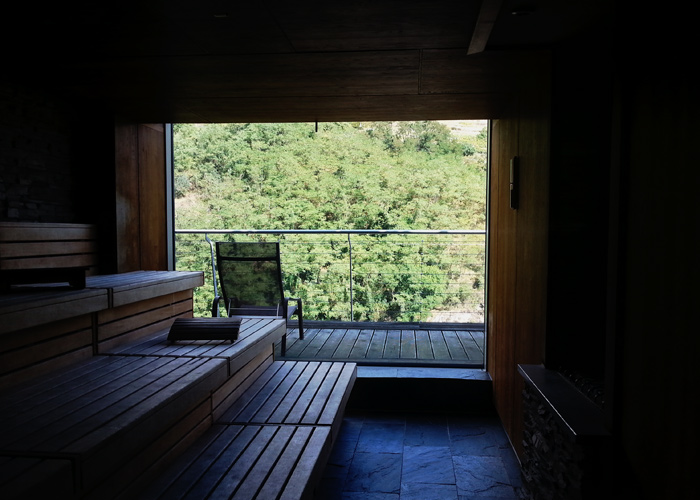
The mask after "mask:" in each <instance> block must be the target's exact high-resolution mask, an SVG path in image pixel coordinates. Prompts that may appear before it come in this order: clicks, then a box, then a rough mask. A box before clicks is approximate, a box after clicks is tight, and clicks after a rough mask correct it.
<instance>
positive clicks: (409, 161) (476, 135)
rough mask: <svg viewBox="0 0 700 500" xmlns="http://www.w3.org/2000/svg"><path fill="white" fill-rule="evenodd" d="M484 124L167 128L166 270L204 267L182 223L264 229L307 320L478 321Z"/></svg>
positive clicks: (203, 301) (202, 304)
mask: <svg viewBox="0 0 700 500" xmlns="http://www.w3.org/2000/svg"><path fill="white" fill-rule="evenodd" d="M486 126H487V123H486V122H485V121H449V122H437V121H420V122H357V123H319V124H315V123H295V124H282V123H271V124H207V125H201V124H176V125H175V126H174V132H173V137H174V182H173V183H174V196H175V225H176V229H177V230H178V238H177V261H178V262H177V266H178V269H190V268H193V269H207V272H210V271H209V263H208V260H209V256H210V253H209V250H208V247H207V245H206V244H205V241H204V236H203V235H202V234H201V233H196V234H188V233H187V232H186V231H187V230H208V231H212V234H210V237H211V238H212V239H214V238H216V239H239V240H243V239H275V240H279V241H281V242H282V243H283V245H282V251H283V267H284V274H285V284H286V285H287V286H288V288H289V289H290V292H291V293H293V294H294V295H295V296H302V297H303V298H305V299H306V300H305V305H306V304H308V306H306V310H305V317H308V318H310V319H323V320H353V321H423V322H430V321H441V322H442V321H448V322H474V323H478V322H483V308H484V267H485V266H484V259H485V249H484V241H485V237H484V230H485V221H486V203H485V200H486V177H487V176H486V173H487V144H488V140H487V139H488V138H487V128H486ZM214 230H218V231H235V232H233V233H230V234H222V233H215V236H214V233H213V231H214ZM251 230H254V231H251ZM246 231H248V232H246ZM201 295H202V297H200V298H198V299H197V301H196V302H197V308H198V314H202V315H206V314H207V313H208V307H209V306H208V301H209V300H211V296H212V295H211V292H209V291H207V290H206V287H205V289H203V290H202V291H201Z"/></svg>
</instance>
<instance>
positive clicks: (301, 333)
mask: <svg viewBox="0 0 700 500" xmlns="http://www.w3.org/2000/svg"><path fill="white" fill-rule="evenodd" d="M297 317H298V318H299V340H304V315H303V314H302V309H301V300H299V308H298V309H297Z"/></svg>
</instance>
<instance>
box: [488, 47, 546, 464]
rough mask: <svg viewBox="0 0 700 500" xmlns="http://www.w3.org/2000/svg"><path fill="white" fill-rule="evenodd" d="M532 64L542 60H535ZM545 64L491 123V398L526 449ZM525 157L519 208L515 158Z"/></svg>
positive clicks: (536, 311) (537, 303) (541, 294)
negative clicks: (525, 369)
mask: <svg viewBox="0 0 700 500" xmlns="http://www.w3.org/2000/svg"><path fill="white" fill-rule="evenodd" d="M533 62H537V61H536V60H533ZM547 67H548V61H547V58H546V57H544V58H542V59H541V60H540V65H539V68H538V71H533V73H532V74H533V75H538V78H537V79H535V78H532V79H530V81H527V80H525V81H523V83H524V85H523V86H521V88H520V94H519V96H518V102H519V104H518V106H517V107H514V108H513V109H514V110H515V109H517V113H514V116H513V117H507V118H502V119H499V120H494V121H493V133H492V147H491V154H492V157H491V177H490V198H489V208H490V215H489V235H490V236H489V283H488V286H489V288H488V293H489V298H488V312H487V318H488V336H489V337H488V338H489V340H488V343H487V345H488V351H487V352H488V364H487V368H488V371H489V373H490V374H491V377H492V379H493V392H494V402H495V405H496V409H497V411H498V413H499V415H500V417H501V420H502V421H503V424H504V426H505V429H506V431H507V432H508V435H509V437H510V439H511V442H512V444H513V446H514V448H515V450H516V452H518V453H521V451H522V449H521V446H522V445H521V443H522V437H521V436H522V430H523V416H522V389H523V381H522V379H521V377H520V376H519V374H518V373H517V365H518V364H522V363H529V364H538V363H542V362H543V361H544V335H545V329H546V300H547V295H546V283H547V220H548V201H547V200H548V196H547V193H548V175H549V155H548V144H549V115H548V101H547V99H548V95H549V94H548V85H547V78H546V75H547ZM514 156H517V157H518V158H519V160H520V196H519V206H518V209H517V210H513V209H511V208H510V205H509V190H510V184H509V181H510V175H509V170H510V160H511V158H513V157H514Z"/></svg>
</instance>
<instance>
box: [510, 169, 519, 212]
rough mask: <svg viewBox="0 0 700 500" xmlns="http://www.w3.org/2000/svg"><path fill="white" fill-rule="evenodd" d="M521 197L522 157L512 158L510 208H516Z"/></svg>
mask: <svg viewBox="0 0 700 500" xmlns="http://www.w3.org/2000/svg"><path fill="white" fill-rule="evenodd" d="M519 197H520V158H518V157H517V156H514V157H513V158H511V159H510V208H512V209H513V210H516V209H517V208H518V201H519Z"/></svg>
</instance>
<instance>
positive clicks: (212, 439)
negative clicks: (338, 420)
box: [140, 425, 331, 500]
mask: <svg viewBox="0 0 700 500" xmlns="http://www.w3.org/2000/svg"><path fill="white" fill-rule="evenodd" d="M330 450H331V439H330V428H329V427H326V426H321V427H310V426H309V427H306V426H291V425H279V426H274V425H266V426H260V425H245V426H244V425H215V426H214V427H213V428H212V429H210V430H209V431H208V432H207V433H206V434H205V436H204V437H203V438H202V439H201V440H200V441H199V442H198V443H197V444H196V445H195V446H193V447H192V448H191V449H190V450H188V451H187V452H186V453H185V454H184V455H183V456H181V457H180V458H179V459H178V460H177V461H176V462H175V463H174V464H173V465H172V466H171V467H170V468H169V469H168V470H167V471H165V473H164V474H163V475H162V476H161V477H160V479H159V480H158V481H156V482H154V483H152V484H151V485H150V486H149V487H148V488H147V489H146V490H145V491H144V492H143V493H142V495H141V497H140V498H143V499H156V498H168V499H186V498H196V499H201V498H233V499H235V500H252V499H256V498H259V499H272V498H289V499H294V498H306V497H310V496H311V494H312V490H313V487H314V483H315V479H316V478H317V477H318V475H319V474H320V473H321V471H322V469H323V467H324V466H325V462H326V460H327V458H328V455H329V454H330Z"/></svg>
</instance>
